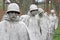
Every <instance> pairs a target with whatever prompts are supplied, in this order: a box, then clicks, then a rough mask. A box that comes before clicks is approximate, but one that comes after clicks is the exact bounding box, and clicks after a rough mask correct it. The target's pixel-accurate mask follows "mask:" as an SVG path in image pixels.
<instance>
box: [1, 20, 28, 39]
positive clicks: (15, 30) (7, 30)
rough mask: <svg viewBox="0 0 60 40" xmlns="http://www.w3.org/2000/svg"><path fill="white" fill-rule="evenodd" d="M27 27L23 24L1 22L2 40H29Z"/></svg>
mask: <svg viewBox="0 0 60 40" xmlns="http://www.w3.org/2000/svg"><path fill="white" fill-rule="evenodd" d="M28 37H29V36H28V32H27V29H26V25H25V24H24V23H23V22H14V23H13V22H9V21H5V20H4V21H2V22H0V40H29V39H28Z"/></svg>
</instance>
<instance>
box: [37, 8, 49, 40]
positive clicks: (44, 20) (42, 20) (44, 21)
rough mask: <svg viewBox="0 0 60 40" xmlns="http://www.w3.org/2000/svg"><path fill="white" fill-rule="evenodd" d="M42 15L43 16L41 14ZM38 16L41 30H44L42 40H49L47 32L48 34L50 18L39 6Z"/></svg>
mask: <svg viewBox="0 0 60 40" xmlns="http://www.w3.org/2000/svg"><path fill="white" fill-rule="evenodd" d="M41 15H42V16H41ZM36 18H37V19H38V20H39V22H40V24H39V25H40V27H41V32H42V40H47V36H48V35H47V34H48V26H49V24H48V23H49V20H48V18H47V17H46V16H45V15H44V11H43V9H42V8H39V14H37V15H36Z"/></svg>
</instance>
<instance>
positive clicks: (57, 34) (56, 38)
mask: <svg viewBox="0 0 60 40" xmlns="http://www.w3.org/2000/svg"><path fill="white" fill-rule="evenodd" d="M53 40H60V26H58V28H57V30H56V31H55V35H54V37H53Z"/></svg>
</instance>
